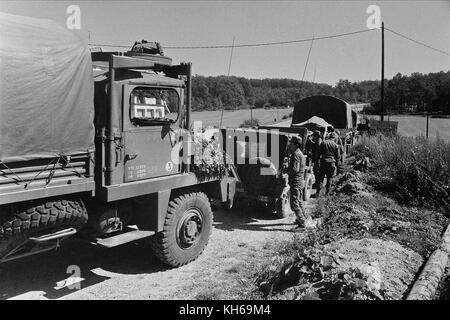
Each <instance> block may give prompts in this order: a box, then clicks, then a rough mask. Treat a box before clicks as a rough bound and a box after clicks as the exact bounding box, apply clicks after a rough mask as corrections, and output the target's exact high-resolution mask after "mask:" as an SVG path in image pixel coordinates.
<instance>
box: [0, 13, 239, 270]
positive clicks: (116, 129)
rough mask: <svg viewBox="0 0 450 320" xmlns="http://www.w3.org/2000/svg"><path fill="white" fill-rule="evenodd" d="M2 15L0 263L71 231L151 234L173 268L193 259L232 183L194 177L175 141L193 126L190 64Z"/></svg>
mask: <svg viewBox="0 0 450 320" xmlns="http://www.w3.org/2000/svg"><path fill="white" fill-rule="evenodd" d="M0 26H1V28H2V30H6V29H7V30H9V32H8V33H6V34H4V36H3V35H2V42H1V44H0V46H1V48H0V49H1V50H2V56H1V58H0V59H1V60H0V69H1V76H0V88H1V89H2V90H1V91H0V262H5V261H9V260H13V259H17V258H21V257H24V256H28V255H31V254H36V253H40V252H43V251H48V250H53V249H55V248H58V247H59V245H60V243H61V241H62V240H65V239H67V238H69V237H71V236H74V235H77V236H78V237H80V238H82V239H84V240H87V241H90V242H91V243H94V244H96V245H100V246H103V247H106V248H110V247H115V246H118V245H121V244H124V243H127V242H131V241H136V240H139V239H148V243H149V249H150V248H151V249H152V250H153V252H154V253H155V255H156V256H157V257H158V258H159V259H161V261H162V262H164V263H165V264H167V265H169V266H172V267H178V266H181V265H184V264H186V263H189V262H190V261H192V260H194V259H195V258H197V257H198V256H199V255H200V254H201V253H202V251H203V249H204V248H205V246H206V245H207V242H208V239H209V236H210V233H211V230H212V222H213V214H212V211H211V206H210V199H211V198H217V199H219V201H222V202H227V201H228V202H230V201H231V202H232V198H233V196H234V183H235V182H234V179H233V178H232V177H227V176H213V177H206V178H205V177H203V178H202V179H200V178H199V177H198V175H196V174H195V173H193V172H192V170H191V167H192V166H191V164H190V163H189V161H185V160H186V159H190V154H189V150H186V149H189V148H185V147H184V148H183V147H181V148H175V146H180V145H182V146H186V145H187V142H186V141H183V139H186V137H187V136H189V135H186V134H185V133H186V132H189V130H190V113H191V72H192V66H191V64H190V63H181V64H173V63H172V59H170V58H169V57H166V56H164V55H163V52H162V50H161V47H160V46H159V45H157V46H152V45H151V44H152V43H147V42H145V41H142V42H140V43H137V44H135V46H133V48H132V49H131V50H129V51H126V52H95V53H91V52H90V51H89V47H88V45H87V44H86V43H84V41H83V40H82V39H81V38H80V37H78V36H77V35H76V34H74V33H73V32H71V31H69V30H66V29H64V28H62V27H60V26H59V25H57V24H56V23H53V22H51V21H48V20H40V19H33V18H27V17H17V16H12V15H8V14H1V15H0ZM180 143H182V144H180ZM180 158H181V159H182V160H180V161H177V159H180ZM183 159H184V160H183ZM143 241H147V240H143Z"/></svg>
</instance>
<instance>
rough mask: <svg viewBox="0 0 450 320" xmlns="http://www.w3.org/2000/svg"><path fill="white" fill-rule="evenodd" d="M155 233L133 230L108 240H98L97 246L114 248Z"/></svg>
mask: <svg viewBox="0 0 450 320" xmlns="http://www.w3.org/2000/svg"><path fill="white" fill-rule="evenodd" d="M154 234H155V232H154V231H143V230H133V229H131V230H130V231H126V232H122V233H120V234H118V235H114V236H111V237H108V238H97V239H96V241H95V244H97V245H100V246H102V247H105V248H113V247H117V246H120V245H121V244H124V243H128V242H132V241H136V240H139V239H143V238H147V237H150V236H153V235H154Z"/></svg>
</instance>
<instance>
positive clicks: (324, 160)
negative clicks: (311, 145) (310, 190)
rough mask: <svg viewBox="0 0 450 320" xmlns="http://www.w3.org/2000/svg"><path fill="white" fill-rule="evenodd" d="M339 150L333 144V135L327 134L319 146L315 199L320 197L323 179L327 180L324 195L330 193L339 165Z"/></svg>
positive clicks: (335, 144)
mask: <svg viewBox="0 0 450 320" xmlns="http://www.w3.org/2000/svg"><path fill="white" fill-rule="evenodd" d="M339 160H340V150H339V146H338V144H337V143H336V142H335V136H334V134H333V133H331V134H329V135H328V136H327V138H326V139H325V141H323V142H322V145H321V146H320V154H319V161H320V170H319V179H318V182H317V185H316V197H319V196H320V191H321V189H322V183H323V180H324V178H325V177H326V178H327V183H326V186H325V187H326V194H327V195H328V193H329V192H330V188H331V184H332V181H333V177H334V175H335V173H336V167H337V165H339Z"/></svg>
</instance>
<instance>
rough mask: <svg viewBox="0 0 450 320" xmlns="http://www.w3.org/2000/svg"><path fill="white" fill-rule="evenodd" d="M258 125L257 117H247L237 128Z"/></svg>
mask: <svg viewBox="0 0 450 320" xmlns="http://www.w3.org/2000/svg"><path fill="white" fill-rule="evenodd" d="M258 125H259V120H258V119H247V120H245V121H244V122H242V124H241V125H240V126H239V128H253V127H256V126H258Z"/></svg>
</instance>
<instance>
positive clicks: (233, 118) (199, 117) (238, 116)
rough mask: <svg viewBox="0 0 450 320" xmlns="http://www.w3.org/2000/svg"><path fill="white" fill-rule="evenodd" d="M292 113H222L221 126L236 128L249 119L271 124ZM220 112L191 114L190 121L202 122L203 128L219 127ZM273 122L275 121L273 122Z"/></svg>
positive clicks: (244, 110)
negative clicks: (243, 120)
mask: <svg viewBox="0 0 450 320" xmlns="http://www.w3.org/2000/svg"><path fill="white" fill-rule="evenodd" d="M291 112H292V108H290V109H286V108H285V109H253V110H252V111H251V113H252V115H250V109H243V110H236V111H230V110H225V111H224V112H223V120H222V125H223V126H225V127H227V126H229V127H234V128H236V127H238V126H239V124H241V123H242V119H249V118H250V117H252V118H255V119H259V123H260V124H262V125H263V124H271V123H274V122H278V121H281V120H282V118H283V116H286V115H289V114H290V113H291ZM221 114H222V111H219V110H218V111H200V112H192V121H202V122H203V127H208V126H212V127H214V126H216V127H219V125H220V117H221ZM274 120H275V121H274Z"/></svg>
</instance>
